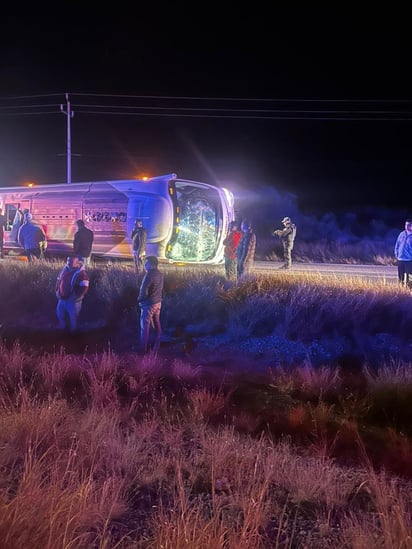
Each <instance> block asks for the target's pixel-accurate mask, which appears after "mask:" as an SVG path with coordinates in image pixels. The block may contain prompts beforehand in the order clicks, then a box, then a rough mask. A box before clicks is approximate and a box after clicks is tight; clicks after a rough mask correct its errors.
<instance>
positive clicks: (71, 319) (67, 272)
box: [56, 255, 89, 332]
mask: <svg viewBox="0 0 412 549" xmlns="http://www.w3.org/2000/svg"><path fill="white" fill-rule="evenodd" d="M88 289H89V275H88V274H87V272H86V271H85V269H84V265H83V258H82V257H80V256H78V255H76V256H71V257H68V258H67V263H66V265H65V266H64V267H63V269H62V270H61V271H60V273H59V276H58V277H57V280H56V297H57V299H58V302H57V309H56V314H57V318H58V320H59V328H61V329H62V330H64V329H68V330H69V331H70V332H75V331H76V330H77V322H78V318H79V314H80V311H81V308H82V302H83V298H84V296H85V295H86V293H87V291H88Z"/></svg>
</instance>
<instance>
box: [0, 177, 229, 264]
mask: <svg viewBox="0 0 412 549" xmlns="http://www.w3.org/2000/svg"><path fill="white" fill-rule="evenodd" d="M17 205H20V209H21V210H25V209H26V210H28V211H29V212H30V213H31V214H32V215H33V221H34V222H36V223H38V224H39V225H41V226H42V227H43V229H44V230H45V232H46V236H47V242H48V247H47V250H48V253H49V254H56V255H57V254H67V253H70V252H71V251H72V248H73V237H74V233H75V231H76V227H75V221H76V220H77V219H83V220H84V222H85V224H86V226H87V227H88V228H89V229H91V230H92V231H93V232H94V243H93V250H92V253H93V256H106V257H113V258H116V257H117V258H125V259H127V258H131V257H132V253H131V239H130V234H131V232H132V228H133V224H134V221H135V219H137V218H140V219H142V221H143V226H144V227H145V228H146V229H147V246H146V253H147V255H155V256H157V257H158V258H159V259H163V260H168V261H170V262H183V263H219V262H221V261H222V260H223V244H222V241H223V239H224V237H225V235H226V233H227V231H228V226H229V223H230V221H232V220H233V219H234V216H235V213H234V203H233V195H232V193H231V192H230V191H228V190H227V189H224V188H222V187H216V186H213V185H210V184H207V183H202V182H199V181H189V180H184V179H178V178H177V176H176V174H169V175H164V176H160V177H154V178H151V179H147V180H137V179H130V180H119V181H95V182H85V183H71V184H56V185H41V186H38V187H31V188H28V187H24V188H22V187H7V188H5V187H3V188H1V187H0V210H3V213H4V215H5V217H6V230H5V236H4V251H5V253H6V254H9V255H17V254H19V255H20V254H23V250H22V248H21V247H20V246H19V245H18V243H17V240H16V239H17V234H16V227H14V228H13V221H14V220H15V219H16V216H15V213H16V209H17Z"/></svg>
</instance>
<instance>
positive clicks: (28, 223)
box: [17, 213, 47, 263]
mask: <svg viewBox="0 0 412 549" xmlns="http://www.w3.org/2000/svg"><path fill="white" fill-rule="evenodd" d="M17 239H18V242H19V244H20V246H22V247H23V248H24V251H25V253H26V256H27V259H28V261H29V262H30V263H31V262H32V261H33V260H34V259H40V256H41V254H42V251H44V250H45V249H46V247H47V240H46V234H45V232H44V230H43V229H42V227H41V226H40V225H37V224H36V223H33V216H32V214H31V213H25V214H24V222H23V225H22V226H21V227H20V229H19V233H18V236H17Z"/></svg>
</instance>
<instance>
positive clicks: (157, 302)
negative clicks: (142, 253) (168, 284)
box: [137, 255, 164, 353]
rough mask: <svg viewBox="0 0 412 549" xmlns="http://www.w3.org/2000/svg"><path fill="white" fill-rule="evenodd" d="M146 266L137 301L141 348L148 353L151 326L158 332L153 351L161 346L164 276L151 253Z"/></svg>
mask: <svg viewBox="0 0 412 549" xmlns="http://www.w3.org/2000/svg"><path fill="white" fill-rule="evenodd" d="M144 268H145V271H146V274H145V275H144V277H143V280H142V283H141V285H140V291H139V297H138V298H137V302H138V304H139V307H140V350H141V351H142V352H143V353H147V352H148V350H149V340H150V327H151V326H153V328H154V330H155V332H156V335H155V344H154V347H153V351H154V352H157V351H158V350H159V347H160V338H161V335H162V327H161V324H160V310H161V307H162V296H163V283H164V277H163V274H162V273H161V272H160V271H159V269H158V261H157V257H155V256H152V255H149V256H147V257H146V260H145V263H144Z"/></svg>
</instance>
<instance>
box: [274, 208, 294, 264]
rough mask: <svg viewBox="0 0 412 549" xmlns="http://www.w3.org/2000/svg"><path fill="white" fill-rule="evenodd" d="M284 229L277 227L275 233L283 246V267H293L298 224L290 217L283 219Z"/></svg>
mask: <svg viewBox="0 0 412 549" xmlns="http://www.w3.org/2000/svg"><path fill="white" fill-rule="evenodd" d="M282 223H283V229H276V230H275V231H273V235H274V236H277V237H279V238H280V240H281V242H282V246H283V261H284V264H283V265H282V267H280V268H281V269H291V267H292V250H293V245H294V243H295V238H296V225H295V224H294V223H292V220H291V218H290V217H284V218H283V219H282Z"/></svg>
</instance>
